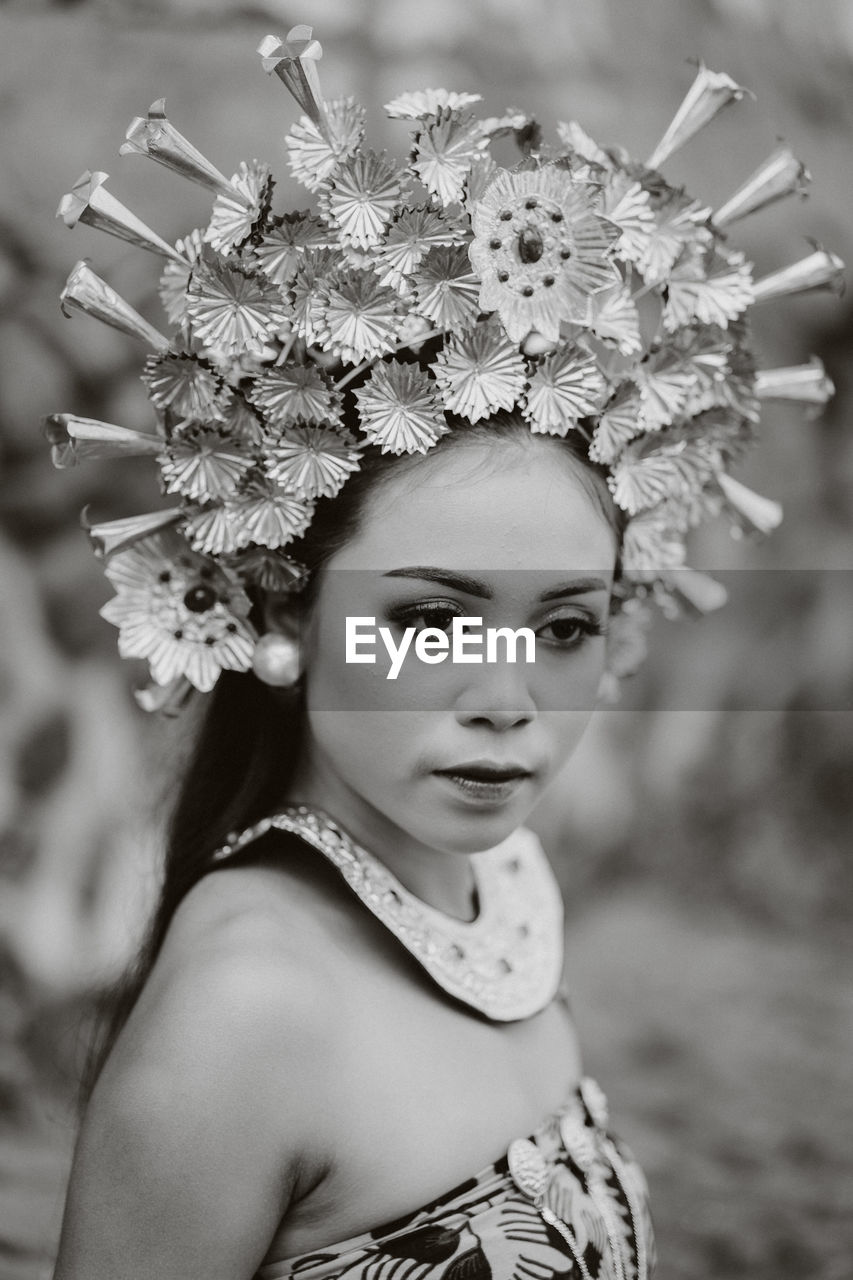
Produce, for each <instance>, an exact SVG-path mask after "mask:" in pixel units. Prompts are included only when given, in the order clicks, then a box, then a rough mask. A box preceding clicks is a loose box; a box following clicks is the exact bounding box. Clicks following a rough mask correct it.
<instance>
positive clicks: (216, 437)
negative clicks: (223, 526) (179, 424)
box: [160, 429, 255, 502]
mask: <svg viewBox="0 0 853 1280" xmlns="http://www.w3.org/2000/svg"><path fill="white" fill-rule="evenodd" d="M254 464H255V462H254V458H253V457H252V456H251V454H248V453H246V452H245V451H244V450H243V449H241V448H240V447H239V444H238V442H234V441H231V440H229V439H228V437H227V436H224V435H223V434H221V433H220V432H217V431H205V430H199V429H195V430H190V431H187V432H186V433H185V434H184V435H182V436H181V437H180V438H179V439H177V440H174V441H172V442H171V443H170V444H169V445H168V446H167V447H166V448H165V449H164V450H163V454H162V456H161V458H160V473H161V475H162V477H163V483H164V485H165V488H166V492H167V493H181V494H183V495H184V497H186V498H190V499H192V500H193V501H195V502H210V501H213V500H216V499H219V498H225V497H227V496H228V495H230V494H234V493H236V491H237V488H238V487H239V485H240V483H241V481H242V480H243V479H244V477H245V476H246V475H247V474H248V472H249V471H251V469H252V467H253V466H254Z"/></svg>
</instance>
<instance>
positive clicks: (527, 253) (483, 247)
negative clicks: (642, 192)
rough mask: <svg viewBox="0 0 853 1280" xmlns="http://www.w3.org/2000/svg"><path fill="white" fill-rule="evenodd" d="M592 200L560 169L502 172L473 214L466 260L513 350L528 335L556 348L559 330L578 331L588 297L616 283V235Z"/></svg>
mask: <svg viewBox="0 0 853 1280" xmlns="http://www.w3.org/2000/svg"><path fill="white" fill-rule="evenodd" d="M597 199H598V196H597V188H595V187H593V186H592V185H590V184H586V183H579V182H577V181H575V179H574V178H573V177H572V176H571V174H570V173H568V172H567V171H565V170H562V169H557V168H553V167H547V168H545V167H543V168H540V169H522V170H519V171H516V172H510V171H509V170H508V169H501V170H499V172H498V175H497V177H496V178H495V179H494V181H493V182H492V183H491V184H490V185H489V186H488V187H487V189H486V191H485V192H484V194H483V196H482V198H481V199H480V201H479V203H478V204H477V206H476V207H475V209H474V211H473V214H472V218H471V226H472V230H473V232H474V239H473V241H472V243H471V246H470V250H469V252H470V255H471V262H472V263H473V265H474V269H475V270H476V272H477V273H478V275H479V276H480V279H481V281H482V285H481V288H480V307H481V309H482V310H483V311H497V312H498V314H499V315H500V318H501V323H502V324H503V326H504V328H505V329H506V331H507V334H508V336H509V337H510V338H511V339H512V341H513V342H521V341H523V339H524V338H525V337H526V336H527V334H528V333H529V332H530V331H531V329H536V330H537V331H538V332H539V333H541V334H542V335H543V337H545V338H547V339H550V340H553V341H555V342H556V341H557V340H558V339H559V337H560V325H561V324H563V323H566V322H569V323H578V324H582V323H583V321H584V318H585V316H586V311H587V303H588V298H589V295H590V294H591V293H596V292H598V290H600V289H605V288H607V286H608V285H613V284H618V283H619V273H618V271H617V270H616V267H615V264H614V262H613V253H612V249H613V245H614V243H615V241H616V239H617V238H618V235H619V231H618V228H617V227H616V226H615V225H614V224H613V223H612V222H609V221H607V219H605V218H604V217H602V216H601V215H600V214H599V213H598V212H597V208H596V201H597Z"/></svg>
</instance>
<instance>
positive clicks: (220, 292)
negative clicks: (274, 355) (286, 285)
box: [187, 260, 290, 355]
mask: <svg viewBox="0 0 853 1280" xmlns="http://www.w3.org/2000/svg"><path fill="white" fill-rule="evenodd" d="M187 317H188V319H189V321H190V324H191V326H192V331H193V334H194V335H195V336H196V337H197V338H198V340H199V341H200V342H202V343H204V345H205V346H206V347H209V348H213V349H214V350H218V351H221V352H223V353H224V354H225V355H240V354H242V353H243V352H244V351H248V352H249V353H253V352H254V353H257V352H260V351H261V350H262V349H263V347H264V345H265V344H266V343H268V342H269V341H270V340H271V339H273V338H274V337H275V336H276V334H277V333H278V332H279V331H280V330H282V329H284V328H286V326H287V325H288V324H289V320H290V309H289V307H288V306H287V304H286V303H285V301H284V299H283V298H282V295H281V293H280V291H279V290H278V289H277V288H276V286H275V285H273V284H270V283H269V281H268V280H265V279H264V278H263V276H259V275H256V274H254V273H252V272H249V271H246V270H244V269H242V268H241V267H239V266H237V265H236V264H234V265H231V264H230V261H229V265H225V263H224V262H215V263H214V262H209V261H206V260H205V261H202V262H199V263H198V264H197V265H196V267H195V268H194V270H193V273H192V276H191V278H190V282H189V285H188V287H187Z"/></svg>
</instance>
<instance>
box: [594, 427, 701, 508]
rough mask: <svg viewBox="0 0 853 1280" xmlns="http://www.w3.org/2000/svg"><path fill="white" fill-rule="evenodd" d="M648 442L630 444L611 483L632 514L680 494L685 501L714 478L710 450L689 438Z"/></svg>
mask: <svg viewBox="0 0 853 1280" xmlns="http://www.w3.org/2000/svg"><path fill="white" fill-rule="evenodd" d="M644 443H645V442H644V441H638V442H634V443H631V444H629V445H627V446H626V448H625V449H624V450H623V452H622V454H621V455H620V457H619V460H618V462H617V463H616V466H615V467H614V468H613V472H612V474H611V475H610V476H609V477H608V484H609V486H610V490H611V492H612V494H613V497H614V498H615V499H616V502H617V503H618V504H619V506H620V507H622V508H623V510H625V511H627V512H628V514H629V515H636V514H637V512H638V511H644V510H645V509H646V508H647V507H654V506H656V505H657V504H658V503H659V502H664V501H666V500H667V499H672V498H673V497H678V498H679V499H680V500H681V501H684V500H685V499H686V498H687V497H689V495H690V494H691V493H698V492H699V491H700V490H701V489H702V488H703V486H704V485H705V484H707V483H708V481H709V480H710V479H711V478H712V476H713V474H714V467H713V464H712V463H711V461H710V460H709V458H708V455H707V452H706V451H705V450H703V449H702V448H700V447H699V446H698V445H691V444H688V442H687V441H685V440H679V441H676V442H675V443H674V444H665V445H657V446H656V447H655V448H654V449H651V450H649V449H646V448H644Z"/></svg>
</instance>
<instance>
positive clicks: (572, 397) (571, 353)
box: [524, 346, 607, 436]
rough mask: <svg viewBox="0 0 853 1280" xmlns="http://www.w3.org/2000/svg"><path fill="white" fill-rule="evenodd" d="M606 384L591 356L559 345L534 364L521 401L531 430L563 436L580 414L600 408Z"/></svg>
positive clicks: (575, 348) (582, 416) (583, 416)
mask: <svg viewBox="0 0 853 1280" xmlns="http://www.w3.org/2000/svg"><path fill="white" fill-rule="evenodd" d="M606 390H607V384H606V383H605V381H604V378H603V377H602V376H601V371H600V370H599V367H598V365H597V363H596V361H595V359H594V357H593V356H591V355H590V354H589V352H587V351H583V350H582V349H581V348H580V347H576V346H574V347H572V346H569V347H563V348H561V350H559V351H557V352H555V353H554V355H551V356H547V357H546V358H545V359H544V360H543V361H542V363H541V364H540V365H539V367H538V368H537V370H536V372H535V373H534V375H533V377H532V378H531V379H530V385H529V387H528V390H527V395H526V397H525V402H524V416H525V418H526V419H527V421H528V422H529V423H530V429H531V431H535V432H539V433H542V434H545V435H552V436H565V435H567V434H568V432H569V431H570V430H571V428H572V427H574V426H576V425H577V423H578V420H579V419H580V418H585V417H588V416H589V415H590V414H593V413H597V412H598V410H599V409H600V408H601V405H602V402H603V400H604V397H605V394H606Z"/></svg>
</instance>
